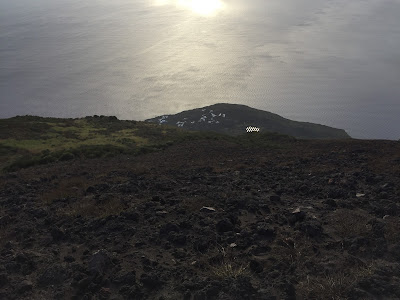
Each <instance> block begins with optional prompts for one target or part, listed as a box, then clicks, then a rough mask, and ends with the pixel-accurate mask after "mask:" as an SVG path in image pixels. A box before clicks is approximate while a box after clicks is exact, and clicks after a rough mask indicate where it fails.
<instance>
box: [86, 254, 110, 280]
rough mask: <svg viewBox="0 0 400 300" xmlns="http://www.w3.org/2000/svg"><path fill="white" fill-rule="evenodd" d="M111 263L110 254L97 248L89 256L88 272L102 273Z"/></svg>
mask: <svg viewBox="0 0 400 300" xmlns="http://www.w3.org/2000/svg"><path fill="white" fill-rule="evenodd" d="M110 264H111V259H110V256H109V255H108V253H107V251H106V250H104V249H102V250H98V251H96V252H95V253H93V255H92V256H91V257H90V261H89V272H90V273H91V274H102V273H103V272H105V271H106V270H107V268H108V267H109V266H110Z"/></svg>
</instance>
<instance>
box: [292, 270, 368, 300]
mask: <svg viewBox="0 0 400 300" xmlns="http://www.w3.org/2000/svg"><path fill="white" fill-rule="evenodd" d="M374 270H375V265H374V264H373V263H372V264H369V265H367V266H364V267H356V268H349V269H347V270H346V272H344V271H338V272H335V273H333V274H325V275H324V276H321V277H312V276H307V277H306V279H305V280H303V281H300V282H299V284H298V285H297V287H296V292H297V295H298V296H299V299H330V300H347V299H350V298H349V297H348V293H349V291H350V290H351V288H352V287H353V285H354V284H355V283H356V282H358V281H359V280H360V279H361V278H364V277H369V276H371V275H372V274H373V273H374Z"/></svg>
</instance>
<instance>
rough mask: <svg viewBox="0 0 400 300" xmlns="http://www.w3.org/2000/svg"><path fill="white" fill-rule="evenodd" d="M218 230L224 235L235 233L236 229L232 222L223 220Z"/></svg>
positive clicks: (218, 225)
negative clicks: (224, 233) (229, 232)
mask: <svg viewBox="0 0 400 300" xmlns="http://www.w3.org/2000/svg"><path fill="white" fill-rule="evenodd" d="M216 228H217V231H218V232H219V233H222V232H228V231H233V230H234V228H235V227H234V226H233V224H232V222H231V221H230V220H228V219H222V220H220V221H219V222H218V223H217V224H216Z"/></svg>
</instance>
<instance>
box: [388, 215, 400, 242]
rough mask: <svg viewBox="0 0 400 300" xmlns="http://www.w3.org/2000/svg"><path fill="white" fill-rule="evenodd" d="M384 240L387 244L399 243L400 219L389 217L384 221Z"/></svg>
mask: <svg viewBox="0 0 400 300" xmlns="http://www.w3.org/2000/svg"><path fill="white" fill-rule="evenodd" d="M385 223H386V226H385V238H386V241H387V242H388V243H389V244H394V243H397V242H398V241H400V218H399V217H393V216H391V217H389V218H387V219H385Z"/></svg>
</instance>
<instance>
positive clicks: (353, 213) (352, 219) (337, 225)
mask: <svg viewBox="0 0 400 300" xmlns="http://www.w3.org/2000/svg"><path fill="white" fill-rule="evenodd" d="M370 219H371V216H370V215H369V214H368V213H366V212H365V211H362V210H351V209H337V210H335V211H334V212H333V213H332V214H331V216H330V217H328V218H327V219H326V220H327V221H328V224H329V225H330V226H332V227H333V229H334V231H335V233H336V234H337V235H338V236H339V237H340V238H342V239H344V238H349V237H354V236H360V235H366V233H368V232H369V231H370V230H371V226H370V225H369V224H368V221H369V220H370Z"/></svg>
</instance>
